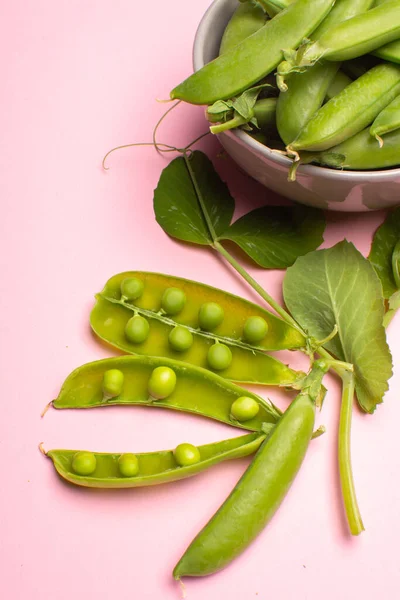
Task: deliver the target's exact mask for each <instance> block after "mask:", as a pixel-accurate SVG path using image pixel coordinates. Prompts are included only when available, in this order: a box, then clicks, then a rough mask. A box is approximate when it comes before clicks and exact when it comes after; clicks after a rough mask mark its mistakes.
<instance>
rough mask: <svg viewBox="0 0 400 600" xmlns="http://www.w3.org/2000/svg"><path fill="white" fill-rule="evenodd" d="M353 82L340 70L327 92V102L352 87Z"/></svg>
mask: <svg viewBox="0 0 400 600" xmlns="http://www.w3.org/2000/svg"><path fill="white" fill-rule="evenodd" d="M352 81H353V80H352V79H351V78H350V77H349V76H348V75H346V73H344V72H343V71H341V70H339V71H338V72H337V73H336V75H335V77H334V78H333V80H332V82H331V84H330V86H329V87H328V89H327V90H326V100H330V99H331V98H333V97H334V96H337V95H338V94H340V92H341V91H342V90H344V88H345V87H347V86H348V85H350V83H351V82H352Z"/></svg>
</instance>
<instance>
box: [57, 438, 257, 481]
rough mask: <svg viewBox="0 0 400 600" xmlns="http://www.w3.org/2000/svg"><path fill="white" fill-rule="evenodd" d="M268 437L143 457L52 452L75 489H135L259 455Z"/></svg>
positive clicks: (185, 446)
mask: <svg viewBox="0 0 400 600" xmlns="http://www.w3.org/2000/svg"><path fill="white" fill-rule="evenodd" d="M264 439H265V435H260V434H256V433H250V434H247V435H243V436H240V437H236V438H233V439H229V440H224V441H221V442H216V443H213V444H206V445H204V446H192V444H180V445H179V446H177V448H175V450H164V451H161V452H145V453H140V454H131V453H126V454H110V453H100V452H87V451H77V450H49V451H48V452H46V453H45V454H46V456H48V458H50V459H51V460H52V461H53V464H54V467H55V469H56V471H57V473H58V474H59V475H60V476H61V477H62V478H63V479H65V480H66V481H69V482H70V483H73V484H75V485H79V486H83V487H90V488H102V489H111V488H113V489H122V488H134V487H143V486H150V485H158V484H160V483H168V482H171V481H178V480H180V479H186V478H187V477H192V476H193V475H197V474H198V473H201V472H202V471H205V470H206V469H209V468H210V467H212V466H213V465H216V464H218V463H220V462H223V461H225V460H232V459H234V458H241V457H243V456H248V455H250V454H253V453H254V452H256V451H257V449H258V448H259V446H260V445H261V443H262V442H263V440H264Z"/></svg>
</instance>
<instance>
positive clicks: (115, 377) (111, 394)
mask: <svg viewBox="0 0 400 600" xmlns="http://www.w3.org/2000/svg"><path fill="white" fill-rule="evenodd" d="M123 385H124V374H123V373H122V371H120V370H119V369H108V371H106V372H105V373H104V375H103V393H104V399H105V400H108V398H116V397H117V396H119V395H120V393H121V392H122V386H123Z"/></svg>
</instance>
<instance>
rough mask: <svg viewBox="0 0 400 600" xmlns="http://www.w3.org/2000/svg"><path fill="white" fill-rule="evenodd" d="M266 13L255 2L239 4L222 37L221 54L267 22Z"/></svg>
mask: <svg viewBox="0 0 400 600" xmlns="http://www.w3.org/2000/svg"><path fill="white" fill-rule="evenodd" d="M266 20H267V18H266V14H265V12H264V11H263V9H262V8H261V6H259V5H257V4H255V3H254V2H251V1H249V2H244V3H243V4H239V6H238V7H237V8H236V10H235V12H234V13H233V15H232V17H231V18H230V20H229V23H228V25H227V26H226V28H225V31H224V34H223V36H222V39H221V45H220V48H219V53H220V54H225V52H228V51H229V50H231V49H232V48H234V47H235V46H237V45H238V44H239V43H240V42H242V41H243V40H244V39H246V38H247V37H249V36H250V35H252V34H253V33H255V32H256V31H258V30H259V29H260V28H261V27H262V26H263V25H265V23H266Z"/></svg>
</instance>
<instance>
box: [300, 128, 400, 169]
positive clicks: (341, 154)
mask: <svg viewBox="0 0 400 600" xmlns="http://www.w3.org/2000/svg"><path fill="white" fill-rule="evenodd" d="M302 160H303V158H302ZM304 162H315V163H317V164H320V165H322V166H326V167H331V168H334V169H335V168H336V169H345V170H346V169H349V170H352V171H373V170H374V169H387V168H390V167H395V166H397V165H399V164H400V130H399V129H396V130H395V131H393V132H392V133H388V134H386V135H385V143H384V145H383V146H382V148H380V147H379V145H378V144H377V143H376V140H375V139H374V138H373V137H372V136H371V134H370V128H369V127H367V128H366V129H364V130H363V131H361V132H360V133H358V134H357V135H354V136H352V137H351V138H349V139H347V140H345V141H344V142H342V143H341V144H338V145H337V146H334V147H333V148H330V149H329V150H326V151H324V152H320V153H315V154H313V153H311V152H310V156H309V157H308V159H307V160H305V161H304Z"/></svg>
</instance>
